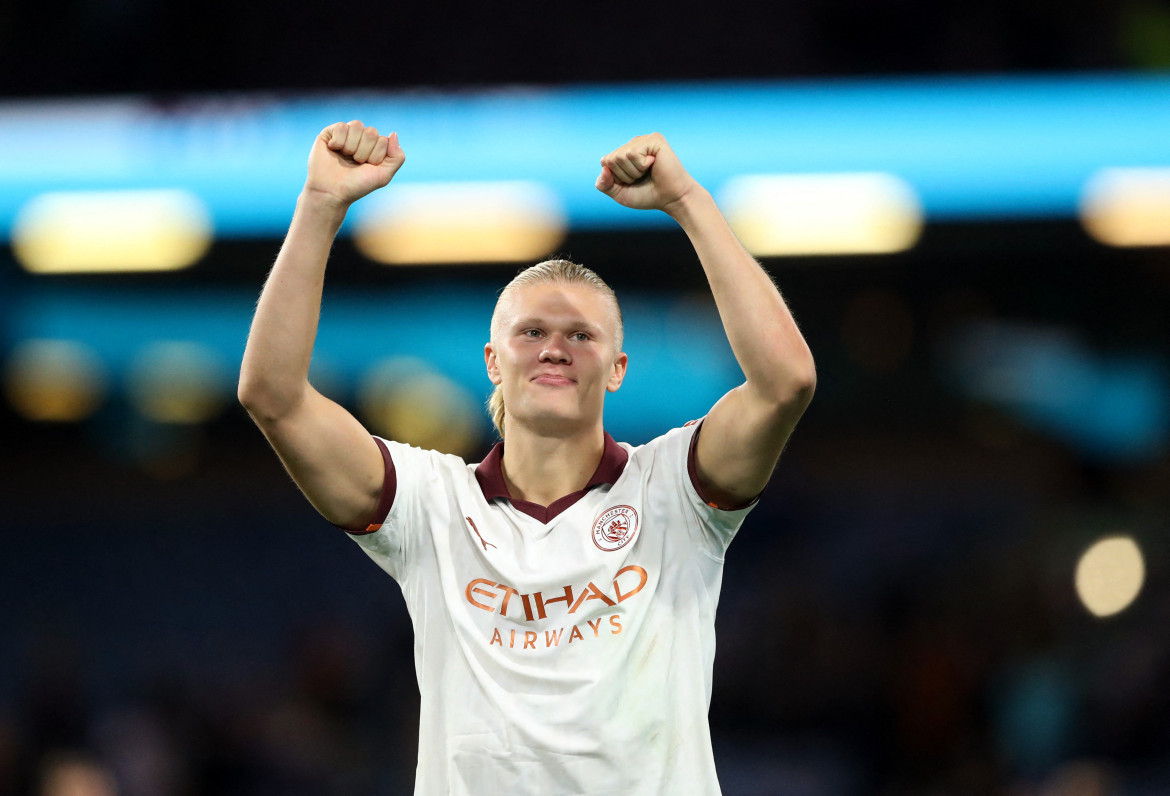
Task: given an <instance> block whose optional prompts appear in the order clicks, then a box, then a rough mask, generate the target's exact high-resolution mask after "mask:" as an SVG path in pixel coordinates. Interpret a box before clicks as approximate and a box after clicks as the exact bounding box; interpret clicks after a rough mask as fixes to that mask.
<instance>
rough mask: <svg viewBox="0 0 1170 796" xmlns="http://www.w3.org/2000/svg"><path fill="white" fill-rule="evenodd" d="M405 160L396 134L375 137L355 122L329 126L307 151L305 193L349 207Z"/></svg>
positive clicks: (374, 131)
mask: <svg viewBox="0 0 1170 796" xmlns="http://www.w3.org/2000/svg"><path fill="white" fill-rule="evenodd" d="M405 161H406V153H405V152H403V151H402V147H400V146H399V145H398V133H390V135H388V136H386V135H378V129H377V128H376V127H366V126H365V125H363V124H362V123H361V122H360V121H358V120H356V119H355V120H354V121H352V122H350V123H349V124H345V123H344V122H338V123H337V124H331V125H329V126H328V127H326V128H325V129H324V130H322V131H321V134H320V135H318V136H317V140H316V141H314V142H313V149H312V151H310V152H309V177H308V179H307V180H306V181H305V190H306V191H312V192H315V193H319V194H322V195H324V196H326V197H328V198H330V199H334V200H336V201H337V202H339V203H341V204H345V205H348V204H352V203H353V202H356V201H357V200H358V199H361V198H362V197H363V196H365V195H366V194H368V193H371V192H372V191H376V190H378V189H379V188H381V187H383V186H385V185H386V184H387V183H389V182H390V179H391V178H392V177H393V176H394V175H395V173H396V172H397V171H398V169H399V168H401V166H402V164H403V163H404V162H405Z"/></svg>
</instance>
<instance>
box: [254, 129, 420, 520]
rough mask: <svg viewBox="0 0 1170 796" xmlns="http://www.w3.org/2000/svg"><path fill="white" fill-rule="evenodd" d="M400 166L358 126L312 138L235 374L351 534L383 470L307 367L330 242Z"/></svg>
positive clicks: (267, 427)
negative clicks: (304, 173)
mask: <svg viewBox="0 0 1170 796" xmlns="http://www.w3.org/2000/svg"><path fill="white" fill-rule="evenodd" d="M405 159H406V156H405V154H404V153H403V151H402V148H401V147H400V146H399V145H398V135H397V133H391V134H390V135H389V136H381V135H378V131H377V130H376V129H375V128H373V127H365V126H364V125H363V124H362V123H361V122H358V121H352V122H350V123H349V124H344V123H338V124H334V125H331V126H329V127H327V128H325V129H324V130H322V131H321V133H320V135H318V136H317V139H316V140H315V141H314V142H313V148H312V150H311V151H310V153H309V170H308V178H307V179H306V181H305V186H304V189H303V190H302V191H301V195H300V197H299V198H298V199H297V207H296V211H295V213H294V214H293V220H292V225H291V226H290V227H289V231H288V236H287V237H286V238H285V239H284V245H283V246H282V247H281V249H280V254H279V255H278V256H277V258H276V264H275V265H273V267H272V271H271V272H270V273H269V274H268V280H267V281H266V282H265V283H264V290H263V291H262V292H261V293H260V301H259V302H258V303H257V305H256V314H255V316H254V317H253V318H252V329H251V331H250V332H249V334H248V344H247V347H246V348H245V349H244V360H243V365H242V366H241V368H240V384H239V393H238V394H239V399H240V403H242V404H243V405H244V407H245V408H246V409H247V410H248V414H250V415H251V416H252V419H253V420H254V421H256V425H257V426H259V427H260V430H261V431H263V432H264V436H265V437H267V438H268V441H269V443H271V445H272V447H273V449H274V450H275V451H276V453H277V455H278V456H279V457H280V460H281V461H282V462H283V463H284V466H285V468H286V469H287V470H288V472H289V474H290V475H291V476H292V477H293V480H294V481H296V483H297V485H298V486H299V487H300V488H301V491H302V492H304V493H305V496H306V497H307V498H308V499H309V501H310V502H311V503H312V504H313V506H315V507H316V509H317V510H318V511H319V512H321V514H322V515H323V516H324V517H325V518H326V519H327V520H329V521H330V522H333V523H335V524H337V525H341V526H343V527H347V528H356V527H357V526H358V525H360V524H361V523H363V522H366V521H368V518H369V517H370V516H371V515H372V514H373V513H374V509H375V508H376V507H377V504H378V497H379V495H380V493H381V488H382V482H383V478H384V472H385V468H384V465H383V462H382V455H381V452H380V451H379V450H378V447H377V445H376V443H375V442H374V441H373V439H372V438H371V437H370V435H369V434H368V433H367V432H366V430H365V429H364V428H363V427H362V425H361V423H359V422H358V421H357V419H356V418H354V416H353V415H351V414H350V413H349V412H347V411H346V410H345V409H344V408H342V407H341V406H339V405H338V404H336V403H334V402H333V401H331V400H329V399H328V398H326V397H325V396H323V395H321V393H319V392H317V391H316V390H315V389H313V386H312V385H311V384H310V383H309V359H310V357H311V356H312V353H313V342H314V340H315V339H316V336H317V319H318V316H319V314H320V309H321V290H322V287H323V285H324V282H325V264H326V261H327V260H328V258H329V249H330V247H331V246H332V245H333V238H334V236H335V235H336V234H337V230H338V229H339V228H340V227H341V222H342V220H343V219H344V218H345V213H346V211H347V210H348V208H349V206H350V205H351V204H352V203H353V202H355V201H357V200H358V199H360V198H361V197H363V196H365V195H366V194H368V193H370V192H371V191H374V190H377V189H378V188H381V187H383V186H385V185H386V184H387V183H388V182H390V179H391V178H392V177H393V176H394V174H395V172H397V171H398V169H399V167H400V166H401V165H402V163H403V161H404V160H405Z"/></svg>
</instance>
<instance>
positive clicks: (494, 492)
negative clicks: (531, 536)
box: [475, 433, 630, 522]
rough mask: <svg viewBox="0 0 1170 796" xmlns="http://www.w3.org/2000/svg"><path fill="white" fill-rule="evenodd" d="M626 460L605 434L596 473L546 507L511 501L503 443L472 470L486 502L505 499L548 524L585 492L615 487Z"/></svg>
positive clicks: (523, 501)
mask: <svg viewBox="0 0 1170 796" xmlns="http://www.w3.org/2000/svg"><path fill="white" fill-rule="evenodd" d="M629 458H630V455H629V454H628V453H626V449H625V448H623V447H622V446H621V445H618V444H617V443H616V442H614V439H613V437H611V436H610V435H609V434H608V433H606V434H605V448H604V449H603V450H602V451H601V461H600V462H598V463H597V469H596V470H594V471H593V475H591V476H590V477H589V482H588V483H587V484H585V488H584V489H579V490H577V491H576V492H573V493H571V494H568V495H565V496H564V497H562V498H558V499H557V500H554V501H553V502H552V503H550V504H549V505H548V506H541V505H540V504H538V503H530V502H529V501H527V500H519V499H516V498H513V497H512V495H511V493H510V492H508V485H507V484H506V483H505V482H504V468H503V463H504V443H503V441H500V442H497V443H496V444H495V447H493V448H492V449H491V450H490V451H488V455H487V456H485V457H484V460H483V461H482V462H480V463H479V464H477V465H476V466H475V480H476V481H478V482H479V488H480V489H481V490H483V496H484V498H486V499H487V500H488V501H491V500H494V499H495V498H507V499H508V500H509V501H511V503H512V505H513V506H514V507H515V508H516V509H517V510H518V511H522V512H524V513H525V514H527V515H528V516H530V517H534V518H535V519H538V520H540V521H541V522H549V521H551V520H552V518H553V517H555V516H557V515H558V514H560V513H561V512H562V511H564V510H565V509H567V508H569V506H572V505H573V504H574V503H576V502H577V501H578V500H580V499H581V498H583V497H584V496H585V493H586V492H588V491H589V490H590V489H592V488H593V487H595V486H597V485H598V484H613V483H615V482H616V481H617V480H618V476H620V475H621V474H622V471H623V470H625V469H626V462H627V461H628V460H629Z"/></svg>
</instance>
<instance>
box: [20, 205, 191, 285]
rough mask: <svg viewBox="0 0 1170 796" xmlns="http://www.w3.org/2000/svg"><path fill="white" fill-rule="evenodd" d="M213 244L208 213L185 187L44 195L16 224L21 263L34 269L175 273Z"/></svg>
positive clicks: (23, 210)
mask: <svg viewBox="0 0 1170 796" xmlns="http://www.w3.org/2000/svg"><path fill="white" fill-rule="evenodd" d="M210 246H211V217H210V215H209V213H208V212H207V208H206V207H205V206H204V204H203V202H202V201H201V200H200V199H199V197H197V196H195V195H194V194H193V193H191V192H189V191H184V190H142V191H118V190H113V191H69V192H54V193H43V194H40V195H39V196H36V197H33V198H32V199H31V200H29V202H28V203H27V204H25V205H24V206H23V207H22V208H21V210H20V213H19V214H18V215H17V217H16V221H15V224H14V227H13V230H12V248H13V252H14V253H15V254H16V259H17V260H18V261H19V262H20V264H21V266H22V267H23V268H24V269H25V270H26V271H30V272H32V273H37V274H62V273H95V272H110V271H173V270H176V269H180V268H186V267H188V266H190V265H192V264H193V263H195V262H196V261H197V260H199V259H200V258H201V257H203V255H204V254H205V253H206V252H207V249H208V248H209V247H210Z"/></svg>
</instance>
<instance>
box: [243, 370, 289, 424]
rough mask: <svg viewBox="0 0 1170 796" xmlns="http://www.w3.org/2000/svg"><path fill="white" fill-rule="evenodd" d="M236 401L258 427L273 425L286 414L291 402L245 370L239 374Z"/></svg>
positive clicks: (271, 386)
mask: <svg viewBox="0 0 1170 796" xmlns="http://www.w3.org/2000/svg"><path fill="white" fill-rule="evenodd" d="M236 399H237V400H238V401H239V402H240V405H241V406H243V407H244V409H246V410H247V412H248V414H249V415H251V416H252V419H253V420H255V421H256V423H257V424H258V425H261V426H263V425H265V424H268V423H274V422H276V421H278V420H279V419H280V418H281V417H283V416H284V415H285V414H287V410H288V407H289V406H291V405H292V402H291V401H290V400H288V399H287V398H286V397H284V396H282V395H281V392H280V391H279V390H277V389H275V388H274V387H273V385H271V384H269V383H268V382H267V381H265V380H264V379H260V378H257V377H256V376H255V375H254V374H250V373H249V372H248V371H247V370H244V371H241V372H240V381H239V383H238V384H237V385H236Z"/></svg>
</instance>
